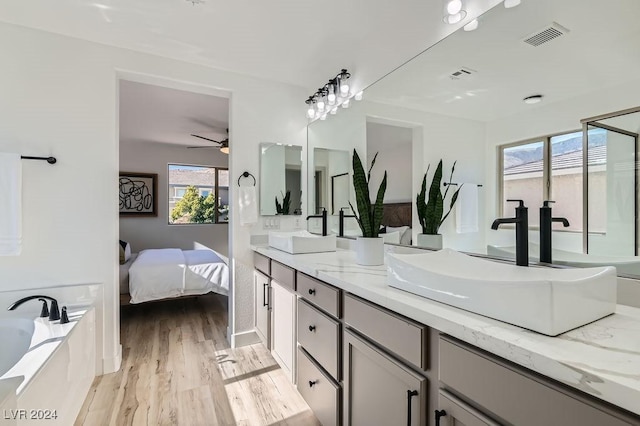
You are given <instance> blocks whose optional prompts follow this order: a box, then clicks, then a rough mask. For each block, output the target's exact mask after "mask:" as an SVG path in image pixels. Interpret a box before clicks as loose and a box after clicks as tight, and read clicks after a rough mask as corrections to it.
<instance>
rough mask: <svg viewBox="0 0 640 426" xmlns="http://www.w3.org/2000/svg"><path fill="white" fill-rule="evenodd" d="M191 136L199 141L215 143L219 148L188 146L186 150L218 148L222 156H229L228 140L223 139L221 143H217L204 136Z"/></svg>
mask: <svg viewBox="0 0 640 426" xmlns="http://www.w3.org/2000/svg"><path fill="white" fill-rule="evenodd" d="M191 136H193V137H194V138H199V139H204V140H206V141H209V142H213V143H217V144H218V145H219V146H188V147H187V148H189V149H192V148H193V149H198V148H219V149H220V152H222V153H224V154H229V138H228V137H227V138H224V139H223V140H221V141H217V140H214V139H211V138H206V137H204V136H200V135H196V134H193V133H192V134H191Z"/></svg>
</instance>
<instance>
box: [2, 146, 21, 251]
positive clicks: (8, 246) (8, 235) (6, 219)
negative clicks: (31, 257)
mask: <svg viewBox="0 0 640 426" xmlns="http://www.w3.org/2000/svg"><path fill="white" fill-rule="evenodd" d="M0 198H2V202H1V203H0V256H17V255H19V254H20V251H21V249H22V161H21V159H20V155H19V154H8V153H2V152H0Z"/></svg>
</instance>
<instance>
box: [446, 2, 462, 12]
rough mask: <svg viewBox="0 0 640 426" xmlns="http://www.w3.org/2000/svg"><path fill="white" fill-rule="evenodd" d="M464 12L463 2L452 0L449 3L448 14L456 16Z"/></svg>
mask: <svg viewBox="0 0 640 426" xmlns="http://www.w3.org/2000/svg"><path fill="white" fill-rule="evenodd" d="M461 10H462V0H451V1H449V2H448V3H447V13H448V14H449V15H455V14H457V13H458V12H460V11H461Z"/></svg>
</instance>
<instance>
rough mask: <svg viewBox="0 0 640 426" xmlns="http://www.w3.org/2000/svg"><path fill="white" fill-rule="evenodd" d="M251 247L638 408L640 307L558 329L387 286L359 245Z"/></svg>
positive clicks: (384, 273)
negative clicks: (362, 259) (541, 330)
mask: <svg viewBox="0 0 640 426" xmlns="http://www.w3.org/2000/svg"><path fill="white" fill-rule="evenodd" d="M252 248H253V250H255V251H257V252H259V253H261V254H263V255H265V256H267V257H270V258H271V259H273V260H276V261H278V262H281V263H283V264H285V265H288V266H290V267H292V268H294V269H297V270H298V271H300V272H303V273H305V274H307V275H310V276H312V277H315V278H318V279H319V280H322V281H325V282H327V283H329V284H331V285H333V286H336V287H338V288H341V289H343V290H345V291H347V292H349V293H353V294H355V295H357V296H360V297H362V298H364V299H367V300H369V301H371V302H373V303H376V304H378V305H380V306H383V307H385V308H387V309H390V310H392V311H394V312H397V313H399V314H401V315H404V316H406V317H408V318H411V319H413V320H415V321H418V322H420V323H422V324H425V325H427V326H429V327H433V328H435V329H437V330H440V331H441V332H443V333H446V334H448V335H450V336H453V337H456V338H458V339H460V340H462V341H465V342H467V343H469V344H472V345H474V346H476V347H478V348H481V349H484V350H486V351H488V352H491V353H493V354H495V355H497V356H500V357H502V358H505V359H507V360H509V361H512V362H514V363H516V364H519V365H522V366H523V367H526V368H528V369H530V370H533V371H536V372H538V373H540V374H543V375H545V376H547V377H550V378H552V379H555V380H558V381H560V382H562V383H565V384H567V385H569V386H571V387H573V388H575V389H577V390H580V391H582V392H585V393H588V394H590V395H593V396H595V397H597V398H600V399H602V400H604V401H607V402H610V403H612V404H614V405H617V406H619V407H621V408H624V409H626V410H629V411H631V412H632V413H636V414H639V415H640V403H639V401H640V309H638V308H632V307H629V306H624V305H618V306H617V308H616V312H615V314H613V315H610V316H608V317H606V318H603V319H601V320H598V321H595V322H593V323H591V324H588V325H586V326H583V327H580V328H577V329H575V330H572V331H569V332H567V333H564V334H561V335H560V336H558V337H548V336H544V335H542V334H538V333H535V332H533V331H529V330H526V329H523V328H520V327H516V326H513V325H510V324H506V323H503V322H500V321H496V320H493V319H490V318H487V317H483V316H481V315H476V314H473V313H471V312H467V311H464V310H461V309H458V308H454V307H452V306H449V305H445V304H442V303H439V302H435V301H432V300H429V299H426V298H423V297H420V296H416V295H413V294H411V293H407V292H404V291H402V290H398V289H395V288H391V287H389V286H387V283H386V279H387V271H386V266H360V265H357V264H356V261H355V252H353V251H349V250H341V249H338V251H336V252H330V253H313V254H297V255H291V254H288V253H285V252H282V251H279V250H276V249H272V248H269V247H267V246H253V247H252Z"/></svg>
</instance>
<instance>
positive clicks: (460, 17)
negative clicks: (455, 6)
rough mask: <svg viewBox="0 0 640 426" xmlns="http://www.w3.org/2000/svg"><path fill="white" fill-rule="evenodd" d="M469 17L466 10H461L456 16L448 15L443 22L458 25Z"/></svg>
mask: <svg viewBox="0 0 640 426" xmlns="http://www.w3.org/2000/svg"><path fill="white" fill-rule="evenodd" d="M466 16H467V12H466V11H465V10H461V11H460V12H458V13H456V14H455V15H447V16H445V17H444V18H443V21H444V22H445V23H447V24H457V23H458V22H460V21H462V20H463V19H464V18H465V17H466Z"/></svg>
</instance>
